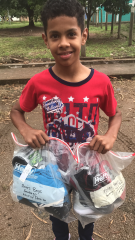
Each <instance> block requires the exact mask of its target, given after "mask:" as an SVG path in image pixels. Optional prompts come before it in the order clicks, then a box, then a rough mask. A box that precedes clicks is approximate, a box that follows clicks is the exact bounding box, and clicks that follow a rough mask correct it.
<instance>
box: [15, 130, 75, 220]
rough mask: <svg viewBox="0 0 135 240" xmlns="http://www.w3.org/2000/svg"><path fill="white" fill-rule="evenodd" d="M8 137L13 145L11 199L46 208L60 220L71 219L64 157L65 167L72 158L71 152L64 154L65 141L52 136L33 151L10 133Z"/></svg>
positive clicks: (67, 175) (67, 176) (65, 150)
mask: <svg viewBox="0 0 135 240" xmlns="http://www.w3.org/2000/svg"><path fill="white" fill-rule="evenodd" d="M12 137H13V139H14V141H15V143H16V146H17V147H16V148H15V151H14V156H13V160H12V165H13V185H12V186H11V195H12V198H13V200H14V201H17V202H20V203H23V204H26V205H28V206H31V207H36V208H38V209H41V210H42V211H44V210H46V211H47V212H49V213H50V214H51V215H53V216H54V217H56V218H59V219H60V220H62V221H65V222H70V221H74V220H75V218H74V217H73V216H72V215H71V214H70V210H71V201H70V196H69V193H68V191H69V186H68V185H67V184H65V183H64V181H65V182H66V181H67V182H68V178H69V173H67V169H68V168H67V167H65V162H64V161H65V160H64V159H66V161H67V166H69V165H71V164H72V161H73V162H75V157H74V155H73V154H72V152H70V151H69V153H67V152H68V151H67V146H66V144H62V143H61V142H60V141H57V140H56V139H51V138H50V141H49V143H48V144H47V145H45V146H43V148H42V149H39V150H34V149H32V148H31V147H29V146H28V145H22V144H20V143H19V142H18V140H17V138H16V136H15V135H14V134H13V133H12ZM62 145H63V146H62ZM67 154H68V156H67ZM61 155H63V156H61ZM66 156H67V158H66ZM75 163H76V162H75ZM62 172H63V173H64V174H63V175H64V181H63V178H62V174H61V173H62ZM65 173H66V174H65Z"/></svg>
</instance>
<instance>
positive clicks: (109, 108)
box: [100, 80, 117, 117]
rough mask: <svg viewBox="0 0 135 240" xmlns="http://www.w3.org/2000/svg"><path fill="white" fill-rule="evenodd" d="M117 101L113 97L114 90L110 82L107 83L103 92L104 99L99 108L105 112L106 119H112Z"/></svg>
mask: <svg viewBox="0 0 135 240" xmlns="http://www.w3.org/2000/svg"><path fill="white" fill-rule="evenodd" d="M116 107H117V101H116V99H115V97H114V90H113V87H112V84H111V82H110V80H109V81H108V83H107V85H106V87H105V90H104V97H103V99H102V101H101V105H100V108H101V109H102V110H103V111H104V112H105V114H106V115H107V116H108V117H112V116H114V115H115V114H116Z"/></svg>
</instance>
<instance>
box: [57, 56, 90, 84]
mask: <svg viewBox="0 0 135 240" xmlns="http://www.w3.org/2000/svg"><path fill="white" fill-rule="evenodd" d="M52 70H53V72H54V73H55V74H56V75H57V76H58V77H59V78H61V79H63V80H65V81H68V82H80V81H82V80H84V79H85V78H87V77H88V76H89V74H90V71H91V70H90V69H88V68H87V67H85V66H84V65H82V64H81V62H80V60H79V61H78V63H77V64H73V65H71V66H61V65H59V64H57V63H56V64H55V65H54V66H53V67H52Z"/></svg>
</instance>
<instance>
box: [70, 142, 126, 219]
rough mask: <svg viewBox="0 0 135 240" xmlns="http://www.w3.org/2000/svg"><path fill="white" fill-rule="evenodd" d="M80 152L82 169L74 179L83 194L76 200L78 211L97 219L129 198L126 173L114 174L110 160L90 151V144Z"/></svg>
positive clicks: (75, 207)
mask: <svg viewBox="0 0 135 240" xmlns="http://www.w3.org/2000/svg"><path fill="white" fill-rule="evenodd" d="M79 147H80V146H79ZM79 151H80V152H81V153H80V152H79ZM79 151H78V157H80V158H79V159H78V161H79V164H78V169H77V171H76V173H75V174H74V175H73V176H72V177H71V179H72V181H71V182H72V185H74V186H75V189H76V190H77V191H78V193H79V194H76V198H75V199H76V201H75V203H74V210H75V212H77V213H78V214H81V215H84V214H83V213H85V214H88V215H94V214H95V216H96V215H98V214H99V215H101V214H103V215H104V214H108V213H111V212H112V211H113V210H114V209H115V208H116V206H117V207H118V206H120V205H121V204H122V202H123V201H124V199H125V192H126V191H125V180H124V178H123V176H122V174H121V173H120V172H119V173H118V172H116V171H114V169H113V168H112V166H111V164H110V163H109V161H107V160H103V159H101V158H100V154H98V153H97V152H94V151H90V149H89V147H88V145H87V147H86V146H85V147H83V149H82V150H81V147H80V149H79ZM104 157H105V156H104ZM80 204H81V205H80ZM79 206H80V209H81V210H80V209H79ZM90 212H91V213H90Z"/></svg>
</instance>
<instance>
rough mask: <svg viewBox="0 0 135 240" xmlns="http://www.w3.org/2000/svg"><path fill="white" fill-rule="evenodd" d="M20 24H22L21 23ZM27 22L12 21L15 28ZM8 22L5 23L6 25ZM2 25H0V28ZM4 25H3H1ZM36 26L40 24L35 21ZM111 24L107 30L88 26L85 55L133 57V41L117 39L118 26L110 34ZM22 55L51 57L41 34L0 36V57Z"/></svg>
mask: <svg viewBox="0 0 135 240" xmlns="http://www.w3.org/2000/svg"><path fill="white" fill-rule="evenodd" d="M21 24H22V25H21ZM23 24H26V25H25V26H28V23H19V24H18V23H12V24H11V25H12V26H14V27H15V28H17V27H18V25H19V26H20V27H21V26H22V27H23V26H24V25H23ZM7 25H8V27H9V23H8V24H7V23H6V26H7ZM1 26H2V25H0V28H1ZM3 26H4V25H3ZM36 26H38V27H39V26H42V24H41V23H36ZM110 30H111V26H108V31H105V27H103V29H101V28H100V27H94V26H90V39H89V40H88V41H87V45H86V55H87V57H105V58H117V57H119V58H120V57H135V42H133V45H132V46H130V47H129V46H128V38H125V37H123V36H122V37H121V39H117V31H118V26H114V34H113V35H111V34H110ZM128 30H129V24H128V25H125V24H123V25H122V31H128ZM4 57H6V58H10V57H23V58H28V59H29V60H31V59H41V58H52V56H51V53H50V51H49V50H48V49H47V48H46V46H45V44H44V42H43V40H42V38H41V36H21V37H0V58H4Z"/></svg>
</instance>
